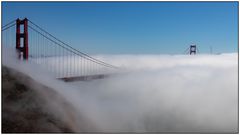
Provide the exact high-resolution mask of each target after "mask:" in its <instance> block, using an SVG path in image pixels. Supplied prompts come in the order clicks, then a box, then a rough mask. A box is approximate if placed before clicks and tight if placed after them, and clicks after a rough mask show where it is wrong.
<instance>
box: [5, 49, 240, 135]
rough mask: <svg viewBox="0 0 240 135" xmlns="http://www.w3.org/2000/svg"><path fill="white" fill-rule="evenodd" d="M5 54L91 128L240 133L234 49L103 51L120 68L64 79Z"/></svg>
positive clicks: (11, 63) (10, 62) (8, 63)
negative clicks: (91, 77) (92, 77)
mask: <svg viewBox="0 0 240 135" xmlns="http://www.w3.org/2000/svg"><path fill="white" fill-rule="evenodd" d="M5 52H6V51H3V55H2V62H3V65H5V66H8V67H12V68H15V69H17V70H20V71H21V72H23V73H25V74H28V75H29V76H31V77H32V78H34V79H35V80H37V81H38V82H40V83H43V84H44V85H46V86H49V87H51V88H54V90H56V91H57V92H58V93H59V94H61V95H63V96H64V97H65V98H66V99H67V100H68V101H69V102H70V103H71V104H72V105H73V106H74V107H75V109H76V110H78V111H80V112H81V115H83V116H84V117H86V118H88V119H89V121H91V122H93V123H94V124H95V125H96V128H97V129H98V130H97V131H94V130H91V129H88V131H89V132H102V133H107V132H114V133H116V132H118V133H119V132H121V133H123V132H135V133H142V132H159V133H160V132H171V133H172V132H195V133H233V132H237V131H238V54H237V53H231V54H221V55H204V54H202V55H195V56H190V55H101V56H96V57H97V58H98V59H101V60H103V61H106V62H107V63H111V64H113V65H116V66H119V67H121V72H119V74H115V75H113V76H110V77H108V78H104V79H98V80H94V81H78V82H70V83H66V82H61V81H59V80H56V79H54V77H52V76H51V75H49V74H48V73H46V72H44V70H42V69H40V68H38V67H37V66H36V65H35V64H34V63H31V61H29V62H28V63H25V62H19V60H17V59H16V58H15V55H13V54H11V56H9V55H10V54H9V53H5ZM59 107H61V106H59ZM75 115H78V114H75ZM80 122H81V121H80ZM94 129H95V128H94ZM76 132H78V131H77V130H76Z"/></svg>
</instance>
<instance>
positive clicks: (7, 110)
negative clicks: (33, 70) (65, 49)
mask: <svg viewBox="0 0 240 135" xmlns="http://www.w3.org/2000/svg"><path fill="white" fill-rule="evenodd" d="M27 84H31V85H27ZM32 86H34V87H32ZM40 89H41V91H39V90H40ZM49 99H61V102H60V103H61V104H62V105H63V106H65V107H66V110H67V107H68V108H71V106H70V105H69V104H67V102H66V101H64V100H63V98H62V97H61V96H60V95H58V94H57V93H56V92H54V91H53V90H52V89H50V88H48V87H46V86H43V85H41V84H38V83H37V82H35V81H34V80H33V79H31V78H30V77H28V76H26V75H24V74H22V73H20V72H16V71H14V70H13V69H9V68H6V67H2V132H3V133H26V132H28V133H29V132H32V133H34V132H35V133H36V132H41V133H58V132H73V131H74V129H73V127H72V126H71V125H70V124H69V123H72V122H71V118H70V117H73V116H72V115H71V114H70V112H68V113H69V115H68V116H66V117H64V118H63V117H61V116H62V114H61V113H62V112H57V110H56V109H57V106H56V105H55V106H54V103H52V102H53V101H56V100H52V101H49ZM58 101H60V100H58ZM58 103H59V102H58ZM71 109H73V108H71ZM53 111H56V112H55V113H52V112H53ZM64 113H66V112H64ZM56 114H57V115H56ZM72 119H74V118H72ZM69 121H70V122H69Z"/></svg>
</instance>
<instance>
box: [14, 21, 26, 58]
mask: <svg viewBox="0 0 240 135" xmlns="http://www.w3.org/2000/svg"><path fill="white" fill-rule="evenodd" d="M21 25H23V33H21V30H20V29H21V27H20V26H21ZM21 38H22V39H23V45H21ZM16 49H17V50H18V51H19V58H21V57H22V56H23V59H25V60H27V59H28V19H27V18H25V19H23V20H20V19H19V18H18V19H17V20H16Z"/></svg>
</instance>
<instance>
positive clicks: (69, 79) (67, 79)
mask: <svg viewBox="0 0 240 135" xmlns="http://www.w3.org/2000/svg"><path fill="white" fill-rule="evenodd" d="M108 76H109V75H107V74H98V75H86V76H73V77H63V78H58V79H60V80H63V81H65V82H74V81H90V80H95V79H103V78H106V77H108Z"/></svg>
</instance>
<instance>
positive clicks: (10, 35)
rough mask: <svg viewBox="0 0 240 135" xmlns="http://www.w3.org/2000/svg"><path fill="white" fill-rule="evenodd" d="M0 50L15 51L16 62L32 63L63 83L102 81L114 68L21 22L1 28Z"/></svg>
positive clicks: (30, 24)
mask: <svg viewBox="0 0 240 135" xmlns="http://www.w3.org/2000/svg"><path fill="white" fill-rule="evenodd" d="M1 31H2V46H4V47H7V48H16V50H17V53H18V57H19V59H21V60H23V61H31V62H34V63H36V64H38V65H40V66H41V67H44V68H45V69H47V70H48V71H50V72H52V73H54V76H55V77H56V78H58V79H62V80H64V81H75V80H91V79H98V78H104V77H106V76H108V75H109V74H111V73H114V72H116V70H117V69H119V68H118V67H116V66H114V65H112V64H109V63H106V62H104V61H101V60H99V59H96V58H93V57H92V56H90V55H88V54H86V53H83V52H81V51H79V50H77V49H75V48H73V47H71V46H70V45H69V44H67V43H65V42H63V41H61V40H60V39H58V38H56V37H55V36H53V35H52V34H50V33H49V32H47V31H46V30H44V29H43V28H42V27H40V26H39V25H37V24H36V23H34V22H32V21H31V20H29V19H27V18H25V19H23V20H20V19H16V20H13V21H11V22H9V23H8V24H6V25H4V26H2V30H1Z"/></svg>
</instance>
